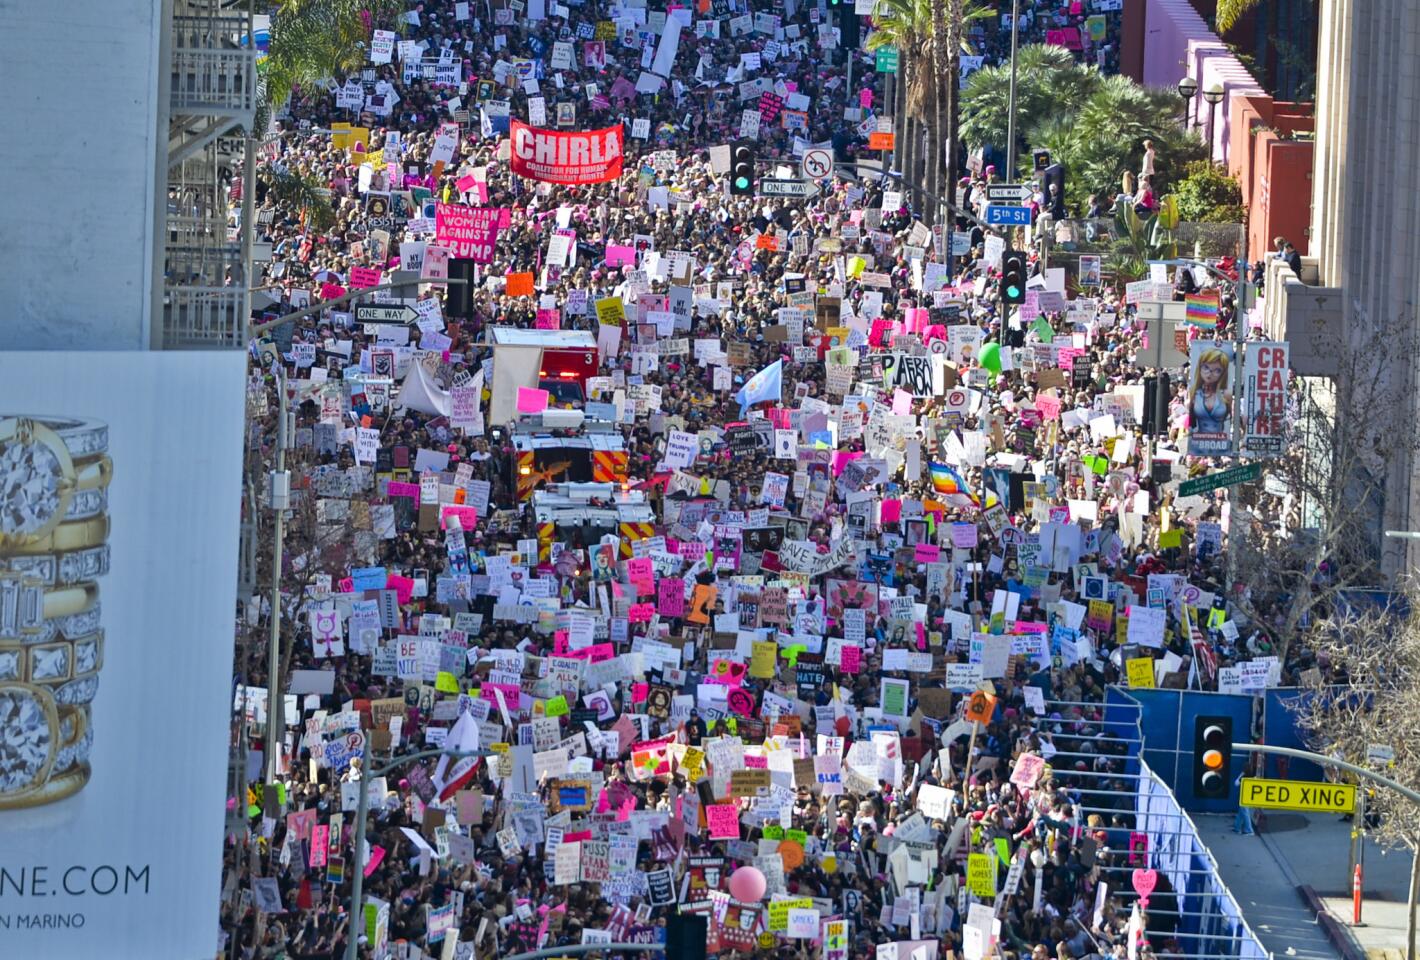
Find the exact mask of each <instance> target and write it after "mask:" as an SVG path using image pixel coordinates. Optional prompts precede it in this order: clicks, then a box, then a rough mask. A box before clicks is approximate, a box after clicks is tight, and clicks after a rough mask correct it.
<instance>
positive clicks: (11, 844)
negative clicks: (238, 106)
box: [0, 351, 246, 960]
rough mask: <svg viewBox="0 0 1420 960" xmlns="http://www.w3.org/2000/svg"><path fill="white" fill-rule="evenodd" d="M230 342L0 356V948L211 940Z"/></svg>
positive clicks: (130, 949) (90, 951) (226, 672)
mask: <svg viewBox="0 0 1420 960" xmlns="http://www.w3.org/2000/svg"><path fill="white" fill-rule="evenodd" d="M245 359H246V358H245V356H244V355H243V354H242V353H240V352H237V351H232V352H224V353H181V354H180V353H77V352H75V353H68V352H50V353H0V731H3V735H0V956H6V957H10V956H14V957H46V958H49V960H67V958H71V957H72V958H80V957H85V958H87V957H94V956H127V957H139V956H141V957H147V958H152V960H167V958H171V960H179V958H182V960H189V958H192V957H200V956H212V955H213V954H214V953H215V952H216V950H217V932H218V931H217V917H218V912H217V908H218V899H219V895H220V888H221V857H222V830H223V815H224V807H225V798H226V770H227V755H228V747H227V745H228V741H229V733H228V729H229V726H228V721H229V716H230V709H229V708H230V704H231V690H230V683H231V664H232V639H233V611H234V609H235V600H236V579H237V555H238V543H237V541H238V532H239V527H240V501H241V485H242V423H243V416H244V405H245V386H244V385H245Z"/></svg>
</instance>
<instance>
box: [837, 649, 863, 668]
mask: <svg viewBox="0 0 1420 960" xmlns="http://www.w3.org/2000/svg"><path fill="white" fill-rule="evenodd" d="M838 666H839V669H840V670H842V671H843V672H844V673H853V674H856V673H857V672H858V671H859V670H861V669H862V668H863V648H862V647H844V648H843V650H842V651H841V652H840V653H839V659H838Z"/></svg>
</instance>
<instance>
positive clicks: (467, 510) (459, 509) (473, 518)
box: [439, 503, 478, 532]
mask: <svg viewBox="0 0 1420 960" xmlns="http://www.w3.org/2000/svg"><path fill="white" fill-rule="evenodd" d="M451 516H454V517H458V518H459V526H460V527H462V528H463V529H464V531H465V532H471V531H473V530H474V529H475V528H476V527H477V526H478V510H477V509H475V508H474V507H465V506H460V505H459V504H455V503H448V504H445V505H444V506H443V507H442V508H441V509H440V510H439V527H440V528H441V529H444V528H447V527H448V525H449V517H451Z"/></svg>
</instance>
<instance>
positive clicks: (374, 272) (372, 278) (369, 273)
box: [350, 267, 381, 290]
mask: <svg viewBox="0 0 1420 960" xmlns="http://www.w3.org/2000/svg"><path fill="white" fill-rule="evenodd" d="M380 276H381V274H380V271H379V269H378V268H376V267H351V268H350V285H351V286H352V287H359V288H360V289H362V290H363V289H365V288H366V287H378V286H379V285H380Z"/></svg>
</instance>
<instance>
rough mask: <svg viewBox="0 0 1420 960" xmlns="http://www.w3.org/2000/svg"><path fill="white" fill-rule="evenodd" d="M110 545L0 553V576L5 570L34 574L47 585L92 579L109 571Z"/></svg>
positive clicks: (57, 585) (29, 575)
mask: <svg viewBox="0 0 1420 960" xmlns="http://www.w3.org/2000/svg"><path fill="white" fill-rule="evenodd" d="M108 568H109V546H108V544H106V543H105V544H100V545H99V546H97V547H90V548H89V549H87V550H70V551H69V552H67V553H35V554H31V555H29V556H27V557H9V558H6V557H0V576H3V575H4V574H6V573H15V574H20V575H21V576H25V577H33V578H35V579H37V580H41V581H43V582H44V585H45V586H47V587H65V586H69V585H70V584H73V583H78V582H80V581H81V580H93V579H95V578H96V577H102V576H103V575H104V574H106V573H108Z"/></svg>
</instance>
